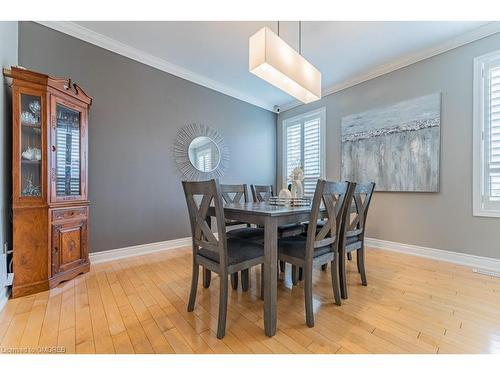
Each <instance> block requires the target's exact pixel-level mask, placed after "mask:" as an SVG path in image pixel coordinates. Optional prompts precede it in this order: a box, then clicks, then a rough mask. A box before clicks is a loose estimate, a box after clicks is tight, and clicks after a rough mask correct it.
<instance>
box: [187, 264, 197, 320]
mask: <svg viewBox="0 0 500 375" xmlns="http://www.w3.org/2000/svg"><path fill="white" fill-rule="evenodd" d="M199 274H200V267H199V266H198V263H196V262H195V261H194V260H193V276H192V277H191V292H190V293H189V303H188V311H189V312H191V311H193V310H194V304H195V302H196V291H197V290H198V276H199Z"/></svg>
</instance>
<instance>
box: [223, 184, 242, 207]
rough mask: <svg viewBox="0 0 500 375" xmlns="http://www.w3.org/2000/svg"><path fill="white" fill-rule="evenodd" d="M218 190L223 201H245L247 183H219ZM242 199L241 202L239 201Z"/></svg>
mask: <svg viewBox="0 0 500 375" xmlns="http://www.w3.org/2000/svg"><path fill="white" fill-rule="evenodd" d="M220 189H221V190H220V191H221V195H222V199H224V203H247V202H248V195H247V185H246V184H242V185H227V184H221V185H220ZM242 199H243V202H242V201H241V200H242Z"/></svg>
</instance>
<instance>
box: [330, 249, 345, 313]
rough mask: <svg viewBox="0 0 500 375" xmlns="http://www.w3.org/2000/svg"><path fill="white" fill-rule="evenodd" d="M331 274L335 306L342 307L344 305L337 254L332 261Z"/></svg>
mask: <svg viewBox="0 0 500 375" xmlns="http://www.w3.org/2000/svg"><path fill="white" fill-rule="evenodd" d="M330 266H331V267H330V268H331V270H330V272H331V274H332V288H333V298H334V299H335V304H336V305H338V306H340V305H341V304H342V299H341V298H340V280H339V255H338V254H335V257H334V258H333V260H332V264H331V265H330Z"/></svg>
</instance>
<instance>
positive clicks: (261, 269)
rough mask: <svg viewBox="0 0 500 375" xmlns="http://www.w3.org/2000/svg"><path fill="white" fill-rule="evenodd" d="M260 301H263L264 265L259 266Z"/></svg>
mask: <svg viewBox="0 0 500 375" xmlns="http://www.w3.org/2000/svg"><path fill="white" fill-rule="evenodd" d="M260 299H261V300H262V301H264V264H261V265H260Z"/></svg>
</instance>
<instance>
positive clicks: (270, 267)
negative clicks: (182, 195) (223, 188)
mask: <svg viewBox="0 0 500 375" xmlns="http://www.w3.org/2000/svg"><path fill="white" fill-rule="evenodd" d="M310 214H311V207H310V206H305V207H286V206H274V205H270V204H269V203H266V202H259V203H230V204H225V205H224V217H225V218H226V219H229V220H236V221H239V222H243V223H248V224H256V225H259V226H261V227H263V228H264V258H265V259H264V330H265V334H266V335H267V336H269V337H271V336H274V335H275V334H276V324H277V293H278V290H277V288H278V280H277V277H276V273H277V266H278V226H280V225H286V224H295V223H301V222H306V221H309V217H310ZM208 215H210V216H215V209H214V207H210V208H209V210H208Z"/></svg>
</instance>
